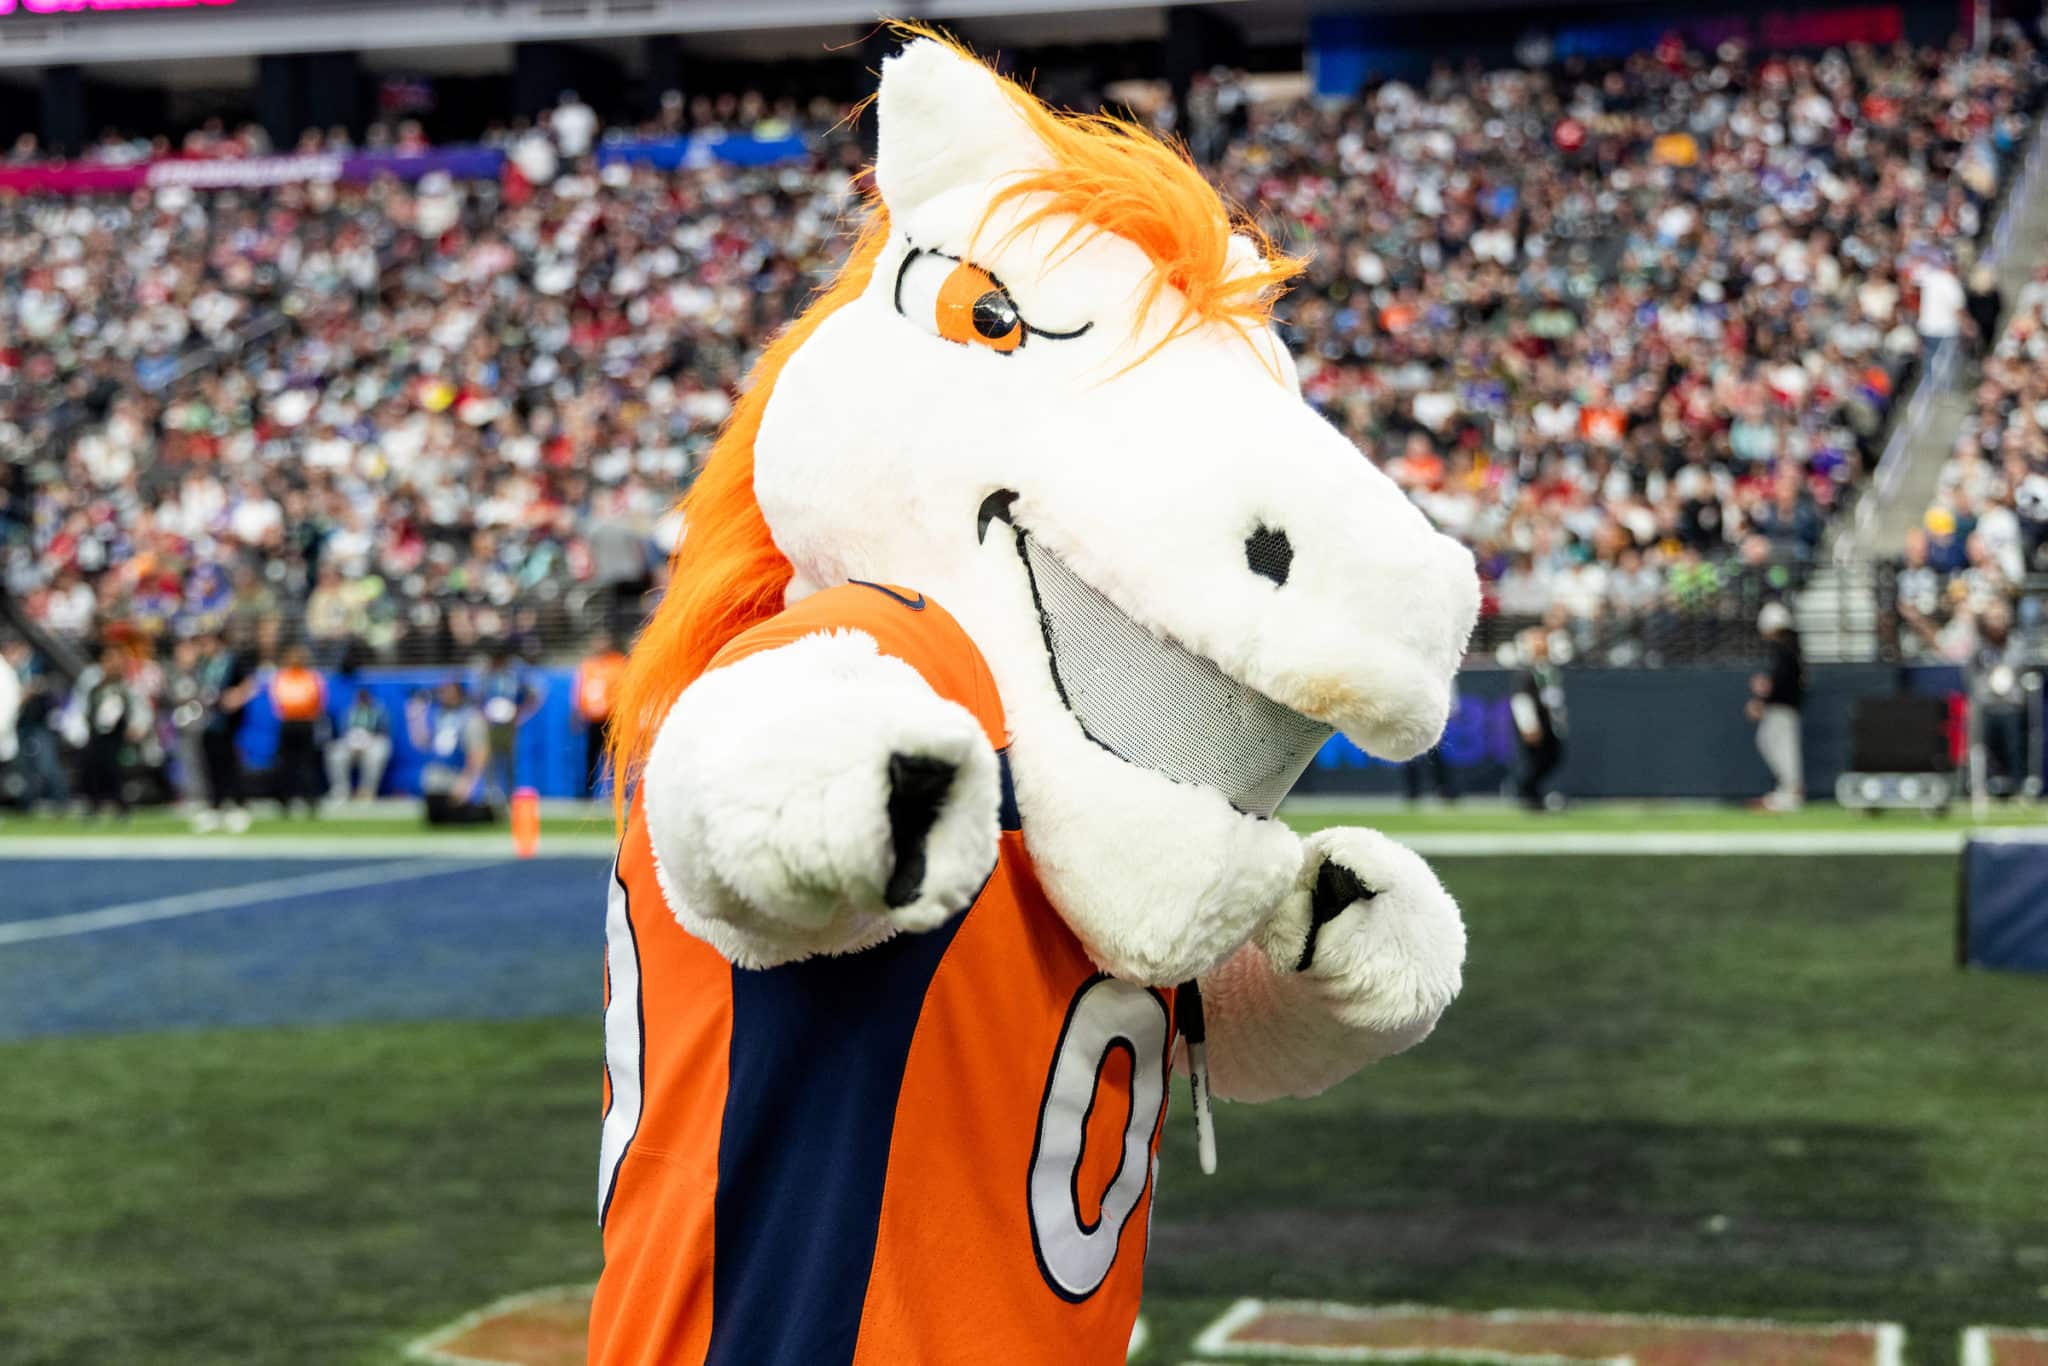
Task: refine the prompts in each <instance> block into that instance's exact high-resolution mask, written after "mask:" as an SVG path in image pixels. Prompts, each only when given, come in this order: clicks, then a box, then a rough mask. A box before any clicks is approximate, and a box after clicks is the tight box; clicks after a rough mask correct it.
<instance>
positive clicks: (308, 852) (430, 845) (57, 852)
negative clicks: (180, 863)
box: [0, 828, 619, 869]
mask: <svg viewBox="0 0 2048 1366" xmlns="http://www.w3.org/2000/svg"><path fill="white" fill-rule="evenodd" d="M618 848H619V841H618V837H617V836H616V835H614V834H612V833H611V832H610V830H609V829H608V828H607V829H606V830H603V831H591V832H583V831H579V832H576V833H573V834H566V833H555V832H552V831H544V832H543V833H542V835H541V844H540V853H539V854H538V855H537V857H539V858H543V859H547V858H593V857H603V858H609V857H610V856H611V855H613V854H615V853H617V852H618ZM435 854H440V855H447V856H451V857H456V858H479V859H509V858H511V857H513V852H512V837H511V836H510V835H509V834H506V833H505V832H503V831H497V832H492V833H486V834H446V835H443V834H431V833H428V832H427V831H424V830H423V831H421V832H420V833H419V834H417V835H363V836H354V835H339V834H336V835H141V836H133V835H131V836H121V835H20V836H12V835H9V836H0V869H5V868H6V866H7V861H8V860H9V859H72V858H75V859H91V860H93V861H95V862H97V861H100V860H104V859H149V860H152V861H155V860H162V859H277V860H285V859H316V858H320V859H325V858H420V857H426V856H430V855H435Z"/></svg>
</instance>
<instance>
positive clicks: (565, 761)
mask: <svg viewBox="0 0 2048 1366" xmlns="http://www.w3.org/2000/svg"><path fill="white" fill-rule="evenodd" d="M1753 672H1754V670H1752V669H1748V668H1697V669H1684V668H1679V669H1566V670H1564V672H1563V678H1564V690H1565V708H1566V715H1567V717H1568V718H1569V722H1570V734H1569V736H1568V737H1567V738H1566V741H1565V758H1564V765H1563V767H1562V768H1561V769H1560V770H1559V771H1558V774H1557V776H1556V780H1555V786H1556V787H1557V789H1558V790H1559V791H1561V792H1563V793H1564V794H1565V795H1566V796H1567V797H1580V798H1595V797H1669V798H1694V799H1705V800H1727V801H1736V800H1743V799H1747V798H1750V797H1756V796H1760V795H1761V794H1762V793H1764V792H1765V791H1767V790H1769V788H1770V787H1771V777H1770V773H1769V771H1768V770H1766V769H1765V767H1764V762H1763V759H1762V757H1761V756H1760V755H1759V754H1758V753H1757V748H1756V727H1755V726H1754V724H1752V723H1751V722H1750V721H1749V720H1748V718H1746V717H1745V716H1744V715H1743V704H1744V703H1745V702H1747V701H1748V699H1749V680H1750V677H1751V675H1752V673H1753ZM450 676H456V677H465V678H466V677H467V676H468V675H467V674H466V673H464V672H463V671H461V670H451V669H445V668H440V669H375V670H366V671H364V672H362V673H359V674H355V675H353V676H350V677H346V678H345V677H343V676H341V675H338V674H330V675H328V707H329V711H330V714H331V715H333V716H334V717H337V718H338V717H340V716H341V715H342V713H343V712H345V711H346V710H347V709H348V704H349V700H350V698H351V697H352V696H353V695H354V689H355V688H356V687H366V688H368V689H369V690H370V691H371V692H372V693H373V694H374V695H375V696H376V697H377V698H378V699H379V700H380V701H382V702H383V703H384V706H385V708H386V709H387V710H388V711H389V712H390V713H391V728H392V758H391V767H390V769H389V771H387V773H386V774H385V778H384V790H385V791H386V792H387V793H401V794H408V793H415V792H417V791H418V790H419V774H420V766H421V756H420V754H419V752H418V751H417V750H415V749H414V748H413V745H412V741H411V738H410V737H409V736H408V735H407V734H406V722H405V705H406V702H407V700H408V699H410V698H411V697H412V696H413V695H414V694H415V693H418V692H420V691H421V690H423V689H431V688H432V687H433V686H434V685H435V684H436V683H438V682H440V681H441V680H442V679H445V678H448V677H450ZM527 677H528V679H529V680H530V681H531V682H532V683H533V685H534V686H536V687H538V688H540V689H542V691H543V697H542V702H541V708H540V710H539V712H537V713H536V714H535V715H534V718H533V719H532V720H531V721H529V722H527V724H526V726H525V728H524V729H523V730H522V731H521V732H520V737H519V780H520V782H522V783H526V784H530V785H532V786H533V787H535V788H537V789H538V790H539V792H540V794H541V795H542V796H544V797H580V796H582V795H583V791H582V780H583V742H584V741H583V736H584V733H583V729H582V727H581V726H580V725H579V724H578V723H577V721H576V718H575V714H574V711H573V709H572V708H571V705H570V699H571V696H572V694H573V685H574V679H575V671H574V670H573V669H571V668H559V667H557V668H533V669H529V670H528V671H527ZM1807 677H1808V684H1809V696H1808V699H1807V705H1806V711H1805V718H1804V733H1805V741H1806V788H1807V791H1808V792H1809V793H1811V794H1813V795H1815V796H1827V795H1828V794H1830V793H1832V792H1833V790H1834V785H1835V778H1836V776H1837V775H1838V774H1839V773H1840V772H1841V770H1842V766H1843V764H1844V762H1845V761H1846V760H1847V758H1848V754H1849V716H1850V711H1851V708H1852V707H1853V706H1854V704H1855V702H1856V699H1858V698H1861V697H1883V696H1887V695H1890V694H1891V693H1893V692H1895V691H1897V690H1898V689H1899V688H1900V687H1901V686H1905V687H1907V688H1909V689H1910V690H1911V691H1913V692H1916V693H1922V694H1927V695H1932V696H1946V695H1948V694H1951V693H1955V692H1958V691H1960V690H1961V688H1962V675H1961V673H1960V671H1958V670H1956V669H1954V668H1944V667H1918V668H1910V669H1900V668H1895V667H1892V666H1889V665H1879V664H1825V665H1814V666H1810V667H1809V668H1808V671H1807ZM1514 680H1515V675H1514V674H1512V673H1508V672H1506V671H1503V670H1499V669H1471V670H1467V671H1466V672H1465V673H1463V674H1461V675H1459V678H1458V689H1459V695H1458V704H1457V709H1456V711H1455V712H1454V713H1453V714H1452V717H1451V722H1450V725H1449V726H1448V727H1447V728H1446V730H1445V732H1444V739H1443V744H1442V747H1441V749H1442V754H1443V757H1444V759H1445V761H1446V763H1447V765H1448V768H1449V771H1450V774H1451V778H1452V781H1453V783H1454V784H1455V786H1456V789H1457V791H1458V792H1459V793H1460V794H1462V795H1466V796H1494V795H1497V794H1498V793H1499V792H1500V791H1501V789H1502V785H1503V784H1504V783H1505V782H1506V781H1507V780H1508V778H1509V777H1510V775H1511V774H1512V773H1513V771H1514V762H1515V731H1514V723H1513V721H1512V720H1510V719H1509V716H1508V694H1509V693H1510V692H1511V691H1512V690H1513V688H1514ZM241 745H242V754H243V757H244V759H245V760H246V761H247V762H248V764H249V766H250V767H251V768H252V769H256V770H262V769H267V768H268V767H269V766H270V761H271V756H272V755H273V754H274V753H275V752H276V750H277V718H276V717H275V715H274V714H272V712H271V710H270V702H269V699H268V698H267V697H265V696H263V695H261V694H259V695H258V696H257V698H256V700H255V701H253V702H251V703H250V705H249V708H248V710H247V712H246V713H244V716H243V724H242V732H241ZM1400 768H1401V766H1400V765H1396V764H1387V763H1382V762H1381V761H1379V760H1377V759H1374V758H1372V757H1371V756H1369V755H1367V754H1365V753H1364V752H1363V751H1361V750H1360V749H1359V748H1358V747H1357V746H1356V745H1353V744H1352V743H1351V742H1350V741H1348V740H1346V739H1344V738H1343V737H1342V736H1339V737H1337V738H1335V739H1333V740H1331V741H1330V743H1329V744H1328V745H1326V746H1324V748H1323V751H1322V753H1320V754H1318V755H1317V756H1316V760H1315V762H1314V763H1313V764H1311V765H1310V766H1309V770H1308V772H1307V773H1305V774H1304V775H1302V780H1301V785H1300V786H1299V787H1298V788H1297V789H1296V791H1298V792H1302V793H1313V794H1327V795H1357V796H1374V795H1378V796H1390V795H1397V794H1400V793H1401V792H1403V791H1404V790H1405V788H1404V781H1403V778H1402V775H1401V771H1400ZM1424 777H1425V783H1424V786H1425V789H1427V788H1428V787H1429V783H1428V781H1427V779H1428V777H1429V775H1427V774H1425V775H1424Z"/></svg>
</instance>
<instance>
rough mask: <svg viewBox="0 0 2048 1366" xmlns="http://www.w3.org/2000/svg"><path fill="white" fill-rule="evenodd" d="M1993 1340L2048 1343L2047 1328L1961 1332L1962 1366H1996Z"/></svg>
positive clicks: (1966, 1329)
mask: <svg viewBox="0 0 2048 1366" xmlns="http://www.w3.org/2000/svg"><path fill="white" fill-rule="evenodd" d="M1993 1338H2011V1339H2013V1340H2014V1341H2015V1342H2040V1343H2048V1328H1995V1327H1982V1326H1980V1327H1975V1328H1965V1329H1964V1330H1963V1345H1962V1366H1997V1362H1998V1355H1997V1353H1996V1352H1995V1351H1993V1350H1992V1346H1991V1340H1992V1339H1993Z"/></svg>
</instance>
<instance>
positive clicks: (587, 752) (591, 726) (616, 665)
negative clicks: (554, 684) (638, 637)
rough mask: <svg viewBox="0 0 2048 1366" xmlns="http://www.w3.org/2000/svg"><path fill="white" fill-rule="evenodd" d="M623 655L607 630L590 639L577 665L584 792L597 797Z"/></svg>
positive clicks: (602, 774)
mask: <svg viewBox="0 0 2048 1366" xmlns="http://www.w3.org/2000/svg"><path fill="white" fill-rule="evenodd" d="M625 671H626V656H625V654H624V652H623V651H621V650H620V649H619V642H618V641H617V639H615V638H614V637H613V636H612V634H611V632H609V631H599V632H598V633H597V634H596V635H595V636H592V637H591V640H590V653H589V654H587V655H585V656H584V657H583V662H582V663H581V664H579V665H577V666H576V715H577V718H578V719H579V720H581V721H582V723H583V791H584V793H585V794H586V795H588V796H592V797H594V796H596V795H597V788H598V783H599V782H600V781H601V780H602V779H603V777H604V752H605V745H606V743H607V741H606V732H607V730H608V726H609V722H610V721H611V719H612V707H613V706H614V705H616V702H617V698H618V692H619V677H620V675H622V674H623V673H625Z"/></svg>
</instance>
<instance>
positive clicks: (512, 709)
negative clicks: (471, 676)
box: [471, 644, 542, 803]
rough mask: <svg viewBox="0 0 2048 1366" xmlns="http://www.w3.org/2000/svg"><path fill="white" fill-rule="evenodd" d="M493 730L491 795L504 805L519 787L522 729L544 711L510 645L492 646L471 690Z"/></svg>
mask: <svg viewBox="0 0 2048 1366" xmlns="http://www.w3.org/2000/svg"><path fill="white" fill-rule="evenodd" d="M471 692H472V694H473V695H474V696H475V698H476V702H477V706H478V707H479V709H481V710H482V712H483V717H484V722H485V724H486V725H487V726H488V727H489V730H488V733H487V737H486V738H487V741H488V745H489V751H490V763H489V766H488V768H487V769H486V777H487V778H488V780H489V784H490V796H491V798H492V799H493V800H495V801H497V802H500V803H503V802H509V801H510V800H511V799H512V794H513V792H515V791H517V790H518V787H519V728H520V727H521V726H523V725H525V724H526V723H527V722H528V721H529V720H531V719H532V718H533V714H534V713H535V712H537V711H539V710H540V704H541V700H542V699H541V690H540V688H539V686H538V685H537V684H535V683H533V682H531V681H530V680H529V679H528V677H527V671H526V669H525V667H524V666H523V665H522V664H521V663H520V662H519V657H518V656H517V655H516V654H514V653H513V651H512V648H511V647H510V646H508V645H504V644H498V645H494V646H492V647H491V653H490V658H489V660H488V662H487V663H486V664H485V666H484V668H483V669H482V671H481V672H479V673H478V674H477V676H476V679H475V682H474V683H473V685H472V687H471Z"/></svg>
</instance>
